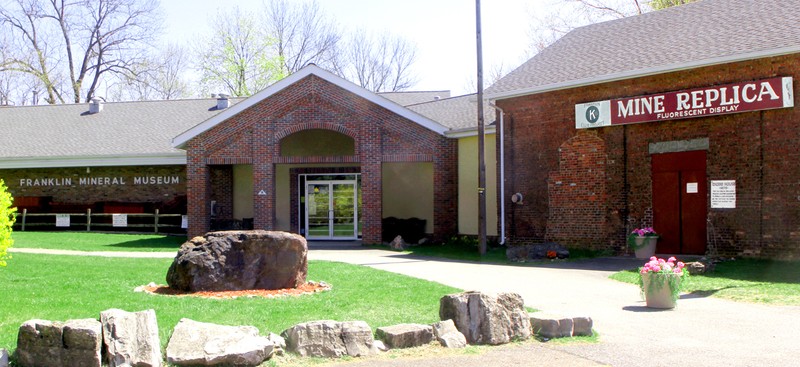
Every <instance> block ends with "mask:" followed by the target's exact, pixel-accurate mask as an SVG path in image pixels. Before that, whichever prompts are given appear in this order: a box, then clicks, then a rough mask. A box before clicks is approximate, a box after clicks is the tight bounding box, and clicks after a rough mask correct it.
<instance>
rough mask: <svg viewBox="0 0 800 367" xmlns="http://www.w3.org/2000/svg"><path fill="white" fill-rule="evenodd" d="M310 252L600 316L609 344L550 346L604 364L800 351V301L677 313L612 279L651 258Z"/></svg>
mask: <svg viewBox="0 0 800 367" xmlns="http://www.w3.org/2000/svg"><path fill="white" fill-rule="evenodd" d="M309 258H310V259H314V260H329V261H340V262H346V263H351V264H358V265H365V266H370V267H373V268H376V269H382V270H387V271H392V272H395V273H400V274H406V275H409V276H413V277H417V278H421V279H427V280H431V281H435V282H439V283H443V284H447V285H450V286H453V287H458V288H462V289H465V290H480V291H485V292H517V293H519V294H521V295H522V297H523V298H524V299H525V303H526V305H527V306H529V307H533V308H536V309H539V310H542V311H546V312H553V313H558V314H563V315H566V316H590V317H592V319H593V320H594V328H595V330H597V331H598V332H599V334H600V340H601V342H600V343H597V344H591V345H586V344H576V345H564V346H550V347H551V348H554V349H557V350H560V351H564V352H567V353H568V354H569V355H573V356H578V357H582V358H585V359H588V360H591V361H596V362H599V363H602V364H607V365H612V366H621V367H624V366H641V365H648V366H673V365H676V364H681V365H686V364H688V365H697V366H792V365H795V366H796V365H798V357H800V347H798V345H800V344H798V343H797V340H796V335H797V330H800V307H782V306H766V305H757V304H746V303H738V302H732V301H726V300H721V299H716V298H711V297H702V296H693V295H683V296H682V297H681V300H680V301H679V302H678V307H677V308H676V309H674V310H667V311H657V310H651V309H648V308H646V307H645V306H644V302H643V301H642V300H641V297H640V295H639V289H638V287H637V286H635V285H631V284H625V283H620V282H617V281H614V280H610V279H608V276H609V275H610V274H612V273H614V272H616V271H619V270H623V269H631V268H634V267H638V266H640V265H642V264H643V261H640V260H635V259H630V258H602V259H594V260H587V261H580V262H569V263H558V264H556V265H553V266H544V267H524V266H503V265H486V264H478V263H470V262H458V261H451V260H444V259H439V260H434V259H423V258H416V257H413V256H408V255H404V254H401V253H395V252H389V251H381V250H367V249H349V250H345V249H340V250H332V249H330V250H321V249H318V250H312V251H311V252H310V255H309ZM415 365H416V364H415Z"/></svg>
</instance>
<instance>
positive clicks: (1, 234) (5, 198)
mask: <svg viewBox="0 0 800 367" xmlns="http://www.w3.org/2000/svg"><path fill="white" fill-rule="evenodd" d="M12 204H13V201H12V199H11V194H10V193H9V192H8V190H7V188H6V184H5V182H3V180H0V266H6V260H8V259H10V258H11V257H10V256H8V248H9V247H11V245H12V244H13V243H14V240H13V239H12V238H11V229H12V227H13V226H14V220H15V219H16V218H15V217H14V213H15V212H16V211H17V208H12V207H11V205H12Z"/></svg>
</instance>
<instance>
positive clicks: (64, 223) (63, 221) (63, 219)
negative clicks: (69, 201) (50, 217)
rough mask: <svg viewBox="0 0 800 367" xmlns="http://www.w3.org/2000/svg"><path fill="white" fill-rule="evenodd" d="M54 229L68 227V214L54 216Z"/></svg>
mask: <svg viewBox="0 0 800 367" xmlns="http://www.w3.org/2000/svg"><path fill="white" fill-rule="evenodd" d="M56 227H69V214H56Z"/></svg>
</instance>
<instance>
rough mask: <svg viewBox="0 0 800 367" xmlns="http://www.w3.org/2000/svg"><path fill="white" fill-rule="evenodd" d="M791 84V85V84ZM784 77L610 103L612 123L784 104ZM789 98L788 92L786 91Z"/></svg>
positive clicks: (717, 113) (678, 117)
mask: <svg viewBox="0 0 800 367" xmlns="http://www.w3.org/2000/svg"><path fill="white" fill-rule="evenodd" d="M790 85H791V84H790ZM784 93H785V91H784V78H772V79H764V80H758V81H752V82H744V83H736V84H727V85H721V86H713V87H708V88H697V89H690V90H686V91H680V92H669V93H664V94H651V95H648V96H640V97H632V98H622V99H613V100H611V124H612V125H619V124H632V123H636V122H647V121H662V120H678V119H683V118H690V117H701V116H710V115H721V114H727V113H736V112H745V111H759V110H767V109H773V108H783V107H787V106H785V105H784ZM789 94H790V95H791V90H789Z"/></svg>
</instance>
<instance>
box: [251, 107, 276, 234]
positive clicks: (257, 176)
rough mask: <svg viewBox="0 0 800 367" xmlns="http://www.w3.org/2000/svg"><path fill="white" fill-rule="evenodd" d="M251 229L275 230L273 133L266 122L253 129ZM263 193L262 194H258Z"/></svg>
mask: <svg viewBox="0 0 800 367" xmlns="http://www.w3.org/2000/svg"><path fill="white" fill-rule="evenodd" d="M253 135H254V136H253V229H265V230H273V229H274V228H275V165H274V164H273V162H272V157H273V154H274V152H275V151H276V149H278V148H276V146H275V144H278V142H276V141H274V140H275V137H274V133H273V131H272V129H271V128H270V124H269V123H268V122H263V123H261V124H259V125H258V126H256V127H254V129H253ZM262 191H263V194H259V193H261V192H262Z"/></svg>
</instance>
